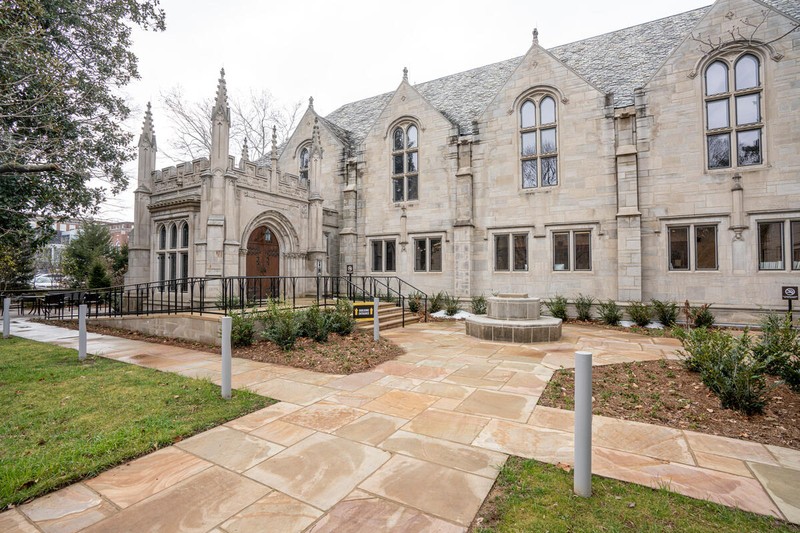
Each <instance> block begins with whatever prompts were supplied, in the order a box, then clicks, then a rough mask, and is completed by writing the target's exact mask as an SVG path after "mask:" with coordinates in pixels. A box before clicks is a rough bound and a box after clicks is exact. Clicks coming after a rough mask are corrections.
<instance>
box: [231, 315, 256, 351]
mask: <svg viewBox="0 0 800 533" xmlns="http://www.w3.org/2000/svg"><path fill="white" fill-rule="evenodd" d="M255 336H256V318H255V317H254V316H253V315H245V314H241V313H231V345H233V346H237V347H238V346H250V345H251V344H253V341H254V340H255Z"/></svg>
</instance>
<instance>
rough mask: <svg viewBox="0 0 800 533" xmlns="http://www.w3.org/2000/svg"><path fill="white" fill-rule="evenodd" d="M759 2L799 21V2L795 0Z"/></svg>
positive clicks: (762, 0) (761, 0)
mask: <svg viewBox="0 0 800 533" xmlns="http://www.w3.org/2000/svg"><path fill="white" fill-rule="evenodd" d="M760 3H762V4H764V5H767V6H769V7H771V8H773V9H774V10H775V11H778V12H780V13H783V14H784V15H786V16H789V17H792V18H793V19H794V21H795V22H800V2H798V1H797V0H760Z"/></svg>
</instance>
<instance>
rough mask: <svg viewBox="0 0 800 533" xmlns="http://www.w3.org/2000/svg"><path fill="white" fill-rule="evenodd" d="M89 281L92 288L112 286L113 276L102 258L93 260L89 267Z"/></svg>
mask: <svg viewBox="0 0 800 533" xmlns="http://www.w3.org/2000/svg"><path fill="white" fill-rule="evenodd" d="M88 283H89V288H90V289H104V288H106V287H110V286H111V278H110V277H109V275H108V269H107V268H106V266H105V264H104V263H103V261H102V259H100V258H97V259H95V260H94V261H92V264H91V266H90V267H89V279H88Z"/></svg>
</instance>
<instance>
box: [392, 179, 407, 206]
mask: <svg viewBox="0 0 800 533" xmlns="http://www.w3.org/2000/svg"><path fill="white" fill-rule="evenodd" d="M404 199H405V190H404V187H403V178H392V201H393V202H402V201H403V200H404Z"/></svg>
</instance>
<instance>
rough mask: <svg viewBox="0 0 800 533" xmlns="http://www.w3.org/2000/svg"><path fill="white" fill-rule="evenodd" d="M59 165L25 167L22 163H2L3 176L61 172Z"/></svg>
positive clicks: (46, 164)
mask: <svg viewBox="0 0 800 533" xmlns="http://www.w3.org/2000/svg"><path fill="white" fill-rule="evenodd" d="M61 171H62V169H61V165H59V164H58V163H43V164H41V165H23V164H21V163H0V175H1V174H33V173H38V172H61Z"/></svg>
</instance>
